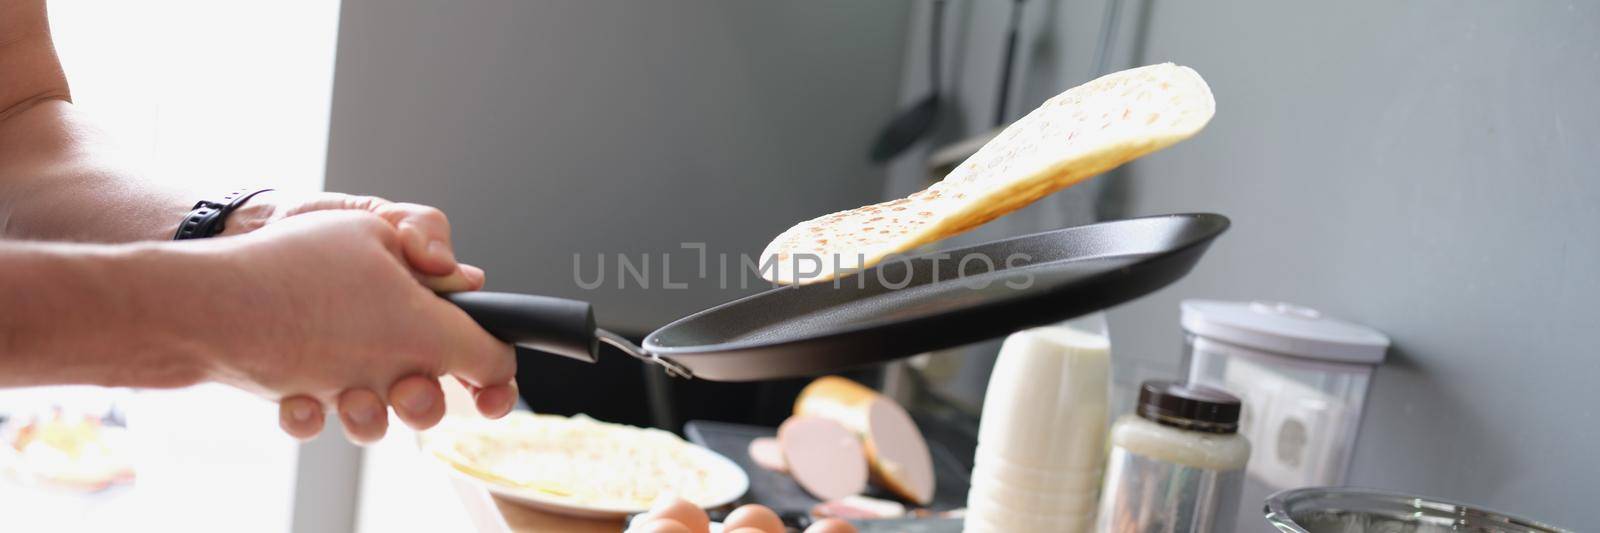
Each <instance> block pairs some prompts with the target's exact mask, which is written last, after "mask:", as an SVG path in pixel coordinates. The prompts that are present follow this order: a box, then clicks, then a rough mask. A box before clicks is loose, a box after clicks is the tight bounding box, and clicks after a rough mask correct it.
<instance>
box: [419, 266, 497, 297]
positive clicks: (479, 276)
mask: <svg viewBox="0 0 1600 533" xmlns="http://www.w3.org/2000/svg"><path fill="white" fill-rule="evenodd" d="M413 275H415V276H416V278H417V282H418V283H421V284H422V286H424V287H427V288H428V290H430V291H433V292H437V293H449V292H469V291H475V290H478V289H482V288H483V281H484V275H483V269H480V268H478V267H475V266H472V265H467V264H463V265H461V266H460V268H457V269H456V271H455V272H454V273H451V274H450V275H448V276H425V275H422V274H417V273H415V272H413Z"/></svg>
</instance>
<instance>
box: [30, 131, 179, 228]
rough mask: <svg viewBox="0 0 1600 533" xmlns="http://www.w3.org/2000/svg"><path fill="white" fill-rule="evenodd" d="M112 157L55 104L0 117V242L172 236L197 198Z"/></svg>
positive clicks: (107, 146)
mask: <svg viewBox="0 0 1600 533" xmlns="http://www.w3.org/2000/svg"><path fill="white" fill-rule="evenodd" d="M118 153H119V152H118V151H117V150H116V149H115V148H114V147H113V146H111V143H110V142H109V141H108V140H106V139H104V138H103V134H102V133H100V132H99V131H97V130H96V129H95V128H94V127H93V126H92V125H91V124H90V123H89V121H88V120H87V119H86V118H84V117H83V116H82V115H81V114H80V113H79V112H78V111H77V110H76V109H75V108H73V107H72V104H70V103H67V102H64V101H61V100H47V101H42V102H36V103H35V104H34V105H32V106H31V107H30V108H28V109H26V110H24V111H22V112H20V113H16V114H13V115H11V116H9V117H6V118H5V119H4V120H0V239H4V238H21V239H37V240H56V241H76V242H131V241H144V240H162V239H169V238H171V237H172V233H173V232H174V231H176V230H177V227H178V222H179V221H180V220H181V219H182V218H183V215H184V213H187V212H188V210H189V209H190V207H192V206H193V205H194V202H195V200H198V198H192V197H189V196H188V195H184V194H180V193H178V192H176V191H173V190H169V189H166V188H164V187H161V186H158V185H155V184H152V183H151V182H150V181H149V180H146V179H143V177H142V176H140V175H138V171H137V170H133V168H134V167H132V166H130V165H128V164H127V163H125V162H123V161H118V160H117V159H116V158H117V157H118Z"/></svg>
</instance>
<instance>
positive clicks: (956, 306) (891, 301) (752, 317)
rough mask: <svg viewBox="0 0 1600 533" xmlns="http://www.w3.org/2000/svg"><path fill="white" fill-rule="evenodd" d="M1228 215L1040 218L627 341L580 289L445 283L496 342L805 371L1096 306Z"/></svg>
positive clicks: (724, 373) (1193, 254)
mask: <svg viewBox="0 0 1600 533" xmlns="http://www.w3.org/2000/svg"><path fill="white" fill-rule="evenodd" d="M1227 227H1228V219H1227V218H1224V217H1222V216H1221V215H1214V214H1203V213H1202V214H1187V215H1167V216H1157V217H1147V218H1136V219H1129V220H1119V221H1114V222H1102V223H1098V224H1090V225H1086V226H1078V227H1072V228H1065V229H1059V230H1055V231H1048V232H1044V233H1038V234H1034V235H1028V236H1023V237H1016V238H1012V239H1006V240H1001V241H995V242H990V243H986V244H980V245H976V246H971V247H966V248H960V249H955V250H948V251H944V252H940V253H935V254H928V255H922V256H917V257H912V258H908V259H903V260H893V261H887V262H885V263H882V264H880V265H878V266H876V267H873V268H870V269H867V270H863V271H861V272H857V273H855V274H854V275H850V276H846V277H843V278H839V279H837V280H836V281H835V282H824V283H814V284H810V285H804V286H785V287H780V288H776V289H772V290H770V291H766V292H763V293H760V294H756V295H753V296H749V297H746V298H742V299H739V300H735V301H732V302H728V303H725V304H722V305H719V306H716V307H713V308H711V309H707V310H705V311H701V312H699V313H695V314H693V315H689V316H688V317H684V318H682V319H679V320H677V321H675V322H672V323H670V324H667V325H666V326H663V327H662V328H661V329H658V330H656V331H655V332H654V333H651V334H650V335H649V336H647V337H645V339H644V346H643V347H639V346H635V345H634V344H633V343H631V342H629V341H628V340H627V339H624V338H622V337H620V336H617V335H615V334H612V333H610V332H607V331H604V330H597V329H596V328H595V322H594V313H593V311H592V310H591V309H590V306H589V304H588V303H586V302H580V301H576V300H564V299H560V298H550V297H544V296H532V295H521V294H509V293H493V292H467V293H455V294H451V295H448V296H446V298H447V299H449V300H450V301H451V302H453V303H455V304H456V305H457V306H459V307H461V309H462V310H464V311H466V312H467V314H468V315H470V316H471V317H472V318H473V319H474V320H476V321H477V322H478V324H479V325H481V326H483V328H484V329H485V330H487V331H489V333H492V334H494V335H495V336H496V337H498V338H500V339H501V340H504V341H506V342H510V343H514V344H517V345H520V346H524V347H528V348H532V349H536V350H540V351H546V352H551V353H555V354H559V355H564V356H567V357H572V358H574V359H578V360H582V361H588V362H594V361H595V360H596V358H597V355H596V354H597V352H598V342H605V343H607V344H611V345H613V346H616V347H617V348H620V349H622V350H623V351H624V352H626V353H628V354H629V355H632V356H634V357H637V358H639V359H642V360H646V361H648V362H650V363H653V364H657V365H660V366H662V367H664V368H665V369H666V370H667V372H669V373H671V374H673V375H677V376H680V377H696V378H703V379H708V380H713V381H753V380H761V379H774V378H781V377H795V376H806V375H814V374H822V373H827V372H835V371H839V370H842V369H846V368H850V367H856V366H861V365H865V364H869V363H877V362H882V361H888V360H891V359H898V358H901V357H907V356H911V355H915V354H918V353H922V352H926V351H931V350H938V349H943V348H949V347H953V346H959V345H963V344H968V343H972V342H976V341H980V340H984V339H989V338H994V337H999V336H1002V335H1005V334H1008V333H1011V332H1013V331H1017V330H1021V329H1025V328H1028V327H1032V326H1038V325H1043V324H1049V323H1054V322H1060V321H1062V320H1066V319H1069V318H1073V317H1076V316H1079V315H1083V314H1085V313H1089V312H1093V311H1098V310H1101V309H1105V308H1108V307H1111V306H1114V305H1117V304H1121V303H1123V302H1127V301H1129V300H1133V299H1135V298H1138V297H1140V296H1143V295H1146V294H1149V293H1151V292H1153V291H1155V290H1157V289H1160V288H1162V287H1165V286H1166V285H1168V284H1170V283H1172V282H1173V281H1177V280H1178V279H1179V278H1181V277H1183V276H1184V275H1185V274H1187V273H1188V272H1189V270H1190V269H1191V268H1193V267H1194V265H1195V263H1196V262H1198V261H1199V260H1200V256H1201V255H1203V254H1204V253H1205V250H1206V248H1207V247H1208V246H1209V245H1210V243H1211V241H1212V240H1213V239H1215V238H1216V237H1217V235H1220V234H1221V233H1222V232H1223V231H1224V230H1226V229H1227Z"/></svg>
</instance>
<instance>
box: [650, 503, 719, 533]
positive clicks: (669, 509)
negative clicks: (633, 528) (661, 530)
mask: <svg viewBox="0 0 1600 533" xmlns="http://www.w3.org/2000/svg"><path fill="white" fill-rule="evenodd" d="M645 514H646V516H649V517H650V518H653V519H659V518H665V519H667V520H671V521H674V522H677V523H679V524H682V525H683V526H684V527H687V528H689V533H710V531H711V518H710V517H707V516H706V512H705V511H703V510H701V509H700V507H699V506H697V505H695V504H692V503H689V502H688V501H686V500H682V499H679V498H678V497H677V496H674V495H671V494H663V495H661V497H660V498H656V503H655V504H654V505H651V506H650V512H649V513H645Z"/></svg>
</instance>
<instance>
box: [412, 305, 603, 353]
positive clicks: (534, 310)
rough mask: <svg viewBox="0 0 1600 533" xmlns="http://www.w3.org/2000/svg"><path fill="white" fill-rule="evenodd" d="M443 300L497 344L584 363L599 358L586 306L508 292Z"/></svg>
mask: <svg viewBox="0 0 1600 533" xmlns="http://www.w3.org/2000/svg"><path fill="white" fill-rule="evenodd" d="M444 298H445V299H446V300H449V301H450V303H453V304H456V307H460V308H461V310H462V311H466V312H467V316H470V317H472V320H474V321H476V322H477V323H478V325H479V326H482V327H483V329H484V330H485V331H488V332H489V333H490V334H492V335H494V336H495V337H496V338H498V339H500V340H503V341H506V342H509V343H512V344H515V345H517V346H522V347H525V348H532V349H534V350H539V351H541V352H550V353H553V354H556V355H564V356H567V357H571V358H573V359H577V360H579V361H583V362H585V363H593V362H595V361H596V360H597V359H598V357H599V353H600V344H599V341H598V339H596V338H595V335H594V309H593V308H592V307H590V306H589V302H582V301H578V300H567V299H563V298H551V297H549V296H534V295H531V294H514V293H509V292H457V293H451V294H446V295H444Z"/></svg>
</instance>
